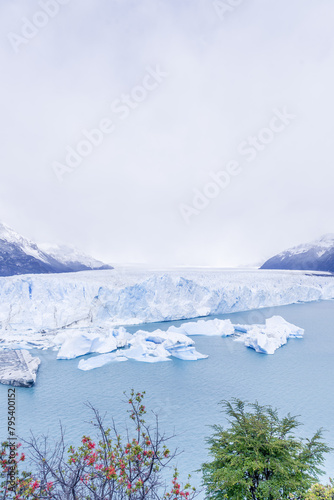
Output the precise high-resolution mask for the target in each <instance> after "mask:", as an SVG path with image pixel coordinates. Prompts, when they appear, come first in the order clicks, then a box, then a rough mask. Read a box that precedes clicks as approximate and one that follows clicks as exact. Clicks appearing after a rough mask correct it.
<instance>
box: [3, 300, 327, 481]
mask: <svg viewBox="0 0 334 500" xmlns="http://www.w3.org/2000/svg"><path fill="white" fill-rule="evenodd" d="M273 315H280V316H282V317H283V318H284V319H286V320H287V321H289V322H291V323H294V324H295V325H298V326H300V327H302V328H304V329H305V336H304V338H303V339H290V340H289V341H288V344H287V345H286V346H284V347H282V348H280V349H278V350H277V351H276V353H275V354H274V355H271V356H270V355H264V354H259V353H256V352H255V351H254V350H252V349H248V348H246V347H245V346H244V345H243V344H242V343H239V342H235V341H233V340H232V339H231V338H221V337H203V336H196V337H194V340H195V345H196V349H197V350H198V351H199V352H201V353H204V354H208V355H209V358H208V359H204V360H199V361H181V360H179V359H172V361H170V362H164V363H152V364H149V363H140V362H136V361H127V362H124V363H111V364H109V365H106V366H104V367H102V368H98V369H95V370H92V371H87V372H83V371H80V370H78V369H77V365H78V362H79V360H78V359H75V360H70V361H60V360H56V354H57V353H56V352H54V351H31V353H32V354H36V355H38V356H39V357H40V358H41V361H42V364H41V367H40V370H39V373H38V377H37V383H36V385H35V387H33V388H30V389H25V388H18V389H16V393H17V396H16V397H17V412H16V419H17V431H18V435H19V436H22V437H27V436H28V434H29V431H30V430H31V431H32V432H33V433H34V434H35V435H36V436H37V435H42V434H46V433H49V434H50V435H51V436H55V435H58V429H59V421H60V420H61V421H62V423H63V425H64V427H65V428H66V435H67V438H68V441H69V442H74V443H78V442H79V440H80V438H81V436H82V435H83V434H89V433H90V434H93V433H94V431H93V429H90V426H89V424H88V423H87V421H89V420H90V417H91V414H90V412H89V410H88V409H87V407H86V406H85V405H84V402H85V401H90V402H91V403H92V404H93V405H95V406H96V407H97V408H98V409H99V410H100V412H101V413H104V412H107V413H108V416H107V419H106V422H108V421H109V422H111V418H112V417H114V419H115V421H116V423H118V425H119V427H120V430H121V431H122V429H123V428H124V425H125V422H127V421H128V420H127V418H128V417H127V415H126V410H127V405H126V404H125V403H123V401H124V399H125V398H124V395H123V391H129V390H130V389H131V388H134V389H135V390H139V391H143V390H145V391H146V396H147V397H146V403H145V404H146V407H147V409H148V410H150V409H152V410H154V411H156V412H157V413H158V414H159V419H160V428H161V430H164V431H166V433H172V432H173V431H175V433H176V434H177V437H175V438H174V439H173V441H171V442H170V446H171V448H173V446H172V445H174V447H178V448H179V449H180V450H184V452H183V454H182V455H180V456H179V457H178V459H177V463H178V464H179V469H180V471H181V472H182V473H188V472H191V473H192V472H193V471H194V470H196V469H198V468H199V467H200V465H201V463H203V461H205V460H206V459H207V445H206V442H205V438H206V437H207V436H209V435H210V433H211V429H210V425H212V424H215V423H222V424H224V423H225V419H224V415H223V413H222V412H221V408H220V405H219V404H218V403H219V401H221V400H223V399H231V398H233V397H237V398H241V399H244V400H248V401H250V402H254V401H255V400H258V401H259V403H260V404H270V405H273V406H275V407H277V408H279V410H280V415H281V416H283V415H285V414H286V413H288V412H290V413H292V414H294V415H300V421H301V422H302V423H303V424H304V425H303V426H301V427H300V428H299V431H298V432H299V433H300V435H301V436H305V437H310V436H311V434H312V433H313V432H315V431H316V430H317V429H318V428H319V427H323V428H325V429H326V430H327V432H326V433H325V439H326V441H327V442H328V443H329V444H330V445H331V446H333V447H334V391H333V383H334V301H323V302H314V303H308V304H295V305H290V306H283V307H275V308H271V309H261V310H257V311H247V312H243V313H235V314H226V315H220V316H217V317H219V318H221V319H227V318H229V319H231V321H232V322H233V323H241V324H242V323H244V324H245V323H249V324H251V323H263V322H264V320H265V318H268V317H271V316H273ZM207 319H209V318H207ZM181 323H182V322H181V321H174V322H166V323H154V324H150V325H141V326H140V327H131V328H130V327H128V329H129V330H130V331H133V332H135V331H136V330H138V329H140V328H141V329H145V330H150V331H151V330H155V329H157V328H161V329H162V330H166V329H167V328H168V327H169V326H171V324H174V325H176V326H179V325H180V324H181ZM85 358H88V356H85ZM7 390H8V386H4V385H0V403H1V414H0V436H1V438H2V439H5V438H6V437H7V436H6V418H7V414H6V411H7V401H6V399H7ZM108 417H109V418H108ZM147 417H148V418H149V414H148V415H147ZM128 422H129V424H130V420H129V421H128ZM325 470H326V476H325V477H324V478H323V480H324V481H325V480H326V478H328V476H334V454H332V455H331V456H328V459H327V460H326V463H325ZM199 479H200V476H199V475H198V474H193V483H194V484H198V482H199Z"/></svg>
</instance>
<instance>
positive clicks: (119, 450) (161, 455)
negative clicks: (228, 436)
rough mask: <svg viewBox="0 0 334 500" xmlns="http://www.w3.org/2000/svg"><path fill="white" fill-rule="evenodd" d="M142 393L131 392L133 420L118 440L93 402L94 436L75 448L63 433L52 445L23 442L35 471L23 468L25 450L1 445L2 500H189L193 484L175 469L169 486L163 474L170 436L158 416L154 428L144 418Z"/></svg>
mask: <svg viewBox="0 0 334 500" xmlns="http://www.w3.org/2000/svg"><path fill="white" fill-rule="evenodd" d="M144 394H145V393H135V392H134V391H132V392H131V395H130V397H129V399H128V406H129V409H128V413H129V417H130V420H131V422H132V424H133V429H132V435H130V431H129V429H127V430H126V431H125V438H122V437H121V435H120V434H119V432H118V430H117V429H116V427H115V424H114V423H113V425H112V426H111V427H108V428H106V427H105V425H104V421H103V418H102V417H101V415H100V414H99V412H98V411H97V410H96V409H95V408H94V407H93V406H91V405H89V406H90V408H91V410H92V411H93V415H94V418H93V420H92V424H93V425H94V427H95V431H97V432H96V434H97V436H98V439H97V440H94V439H93V438H92V437H90V436H83V438H82V440H81V444H80V446H78V447H74V446H70V447H68V446H66V444H65V436H64V432H63V430H62V428H61V438H60V440H59V441H58V442H57V443H56V444H55V445H52V444H51V443H50V442H49V440H48V438H47V437H45V438H42V439H37V438H35V437H34V436H32V438H31V439H30V441H24V443H25V445H26V446H27V449H28V455H29V457H30V466H31V467H32V469H33V470H34V471H35V472H33V473H32V472H22V471H20V469H21V468H22V462H25V461H26V456H25V454H24V453H19V451H18V450H16V452H15V453H14V451H13V450H11V452H10V451H9V448H8V446H7V445H8V443H7V444H6V443H4V444H3V448H2V452H1V467H2V473H1V476H2V479H3V482H2V485H1V487H0V499H1V500H7V499H11V498H13V499H15V500H34V499H37V498H38V499H44V500H107V499H108V500H124V499H129V500H141V499H144V498H145V499H147V500H151V499H154V500H158V499H164V500H169V499H170V500H172V499H173V500H192V498H193V497H194V496H195V490H194V488H191V487H190V484H186V485H185V486H184V487H182V486H181V484H180V482H179V480H178V471H177V469H174V472H173V473H172V474H170V475H171V476H172V477H171V483H170V487H169V489H168V488H167V486H166V481H165V479H164V477H165V476H164V475H163V472H166V471H168V470H170V466H171V461H172V460H173V458H174V457H175V456H176V455H177V452H176V451H174V452H171V451H170V450H169V448H168V446H167V441H168V440H169V439H170V437H166V436H165V434H161V432H160V430H159V423H158V416H157V415H155V424H154V426H153V427H151V426H150V425H148V424H147V423H146V421H145V419H144V416H145V413H146V409H145V406H144V405H143V398H144Z"/></svg>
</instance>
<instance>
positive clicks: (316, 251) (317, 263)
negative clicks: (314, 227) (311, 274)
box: [261, 234, 334, 273]
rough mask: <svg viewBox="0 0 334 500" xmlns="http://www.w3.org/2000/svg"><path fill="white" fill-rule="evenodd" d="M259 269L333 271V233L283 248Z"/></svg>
mask: <svg viewBox="0 0 334 500" xmlns="http://www.w3.org/2000/svg"><path fill="white" fill-rule="evenodd" d="M261 269H295V270H309V271H327V272H332V273H333V272H334V234H326V235H324V236H322V237H321V238H320V239H319V240H315V241H313V242H311V243H305V244H303V245H298V246H296V247H293V248H290V249H288V250H285V251H284V252H282V253H280V254H278V255H275V256H274V257H272V258H271V259H269V260H267V261H266V262H265V263H264V264H263V266H262V267H261Z"/></svg>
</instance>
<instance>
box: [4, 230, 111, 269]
mask: <svg viewBox="0 0 334 500" xmlns="http://www.w3.org/2000/svg"><path fill="white" fill-rule="evenodd" d="M43 248H45V251H43V249H41V248H39V247H38V246H37V245H36V244H35V243H33V242H32V241H30V240H28V239H27V238H24V237H23V236H20V235H19V234H17V233H16V232H15V231H13V230H12V229H11V228H9V227H8V226H6V225H5V224H2V223H0V276H13V275H17V274H42V273H68V272H73V271H83V270H89V269H111V267H110V266H106V265H104V264H103V263H102V262H100V261H97V260H95V259H92V258H91V257H88V256H87V255H85V254H83V253H82V252H78V251H76V250H75V249H74V248H73V247H66V246H60V247H56V246H53V247H52V248H49V247H47V246H44V247H43ZM48 249H49V250H50V251H48Z"/></svg>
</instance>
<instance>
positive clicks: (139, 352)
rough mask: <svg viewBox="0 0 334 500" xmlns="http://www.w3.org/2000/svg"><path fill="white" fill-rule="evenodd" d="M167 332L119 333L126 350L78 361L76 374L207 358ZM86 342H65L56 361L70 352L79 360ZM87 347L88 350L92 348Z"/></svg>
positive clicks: (191, 343)
mask: <svg viewBox="0 0 334 500" xmlns="http://www.w3.org/2000/svg"><path fill="white" fill-rule="evenodd" d="M122 330H124V329H122ZM170 330H171V329H168V330H167V331H166V332H163V331H162V330H159V329H158V330H155V331H153V332H147V331H144V330H139V331H137V332H136V333H134V334H133V335H130V334H127V335H125V334H124V332H122V338H123V339H125V338H126V339H127V340H126V346H124V345H122V347H124V349H119V348H117V349H118V350H117V351H116V352H111V353H108V354H102V355H101V356H95V357H92V358H89V359H87V360H80V361H79V364H78V368H79V369H80V370H92V369H94V368H98V367H100V366H104V365H105V364H107V363H110V362H112V361H126V360H128V359H132V360H135V361H141V362H143V363H160V362H164V361H170V360H171V357H174V358H179V359H183V360H185V361H195V360H198V359H205V358H207V357H208V356H207V355H205V354H201V353H199V352H198V351H196V349H195V347H194V341H193V340H192V339H190V338H189V337H187V336H186V335H184V334H182V333H178V332H173V331H170ZM95 341H96V339H94V342H95ZM76 342H78V345H77V347H74V349H73V345H75V343H76ZM89 342H91V339H89ZM89 342H88V343H87V341H86V337H84V336H80V335H79V336H74V337H72V340H71V341H70V342H69V341H67V340H65V343H64V344H63V345H62V346H61V349H60V351H59V354H58V358H59V359H64V352H66V356H67V359H69V358H68V356H69V355H73V353H74V352H76V353H77V354H78V355H79V356H80V355H82V354H81V353H82V352H83V351H87V348H88V347H87V346H88V345H89ZM90 345H91V346H92V344H90ZM64 346H65V348H64ZM69 346H70V348H69ZM90 352H97V351H90ZM85 354H87V352H85Z"/></svg>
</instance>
